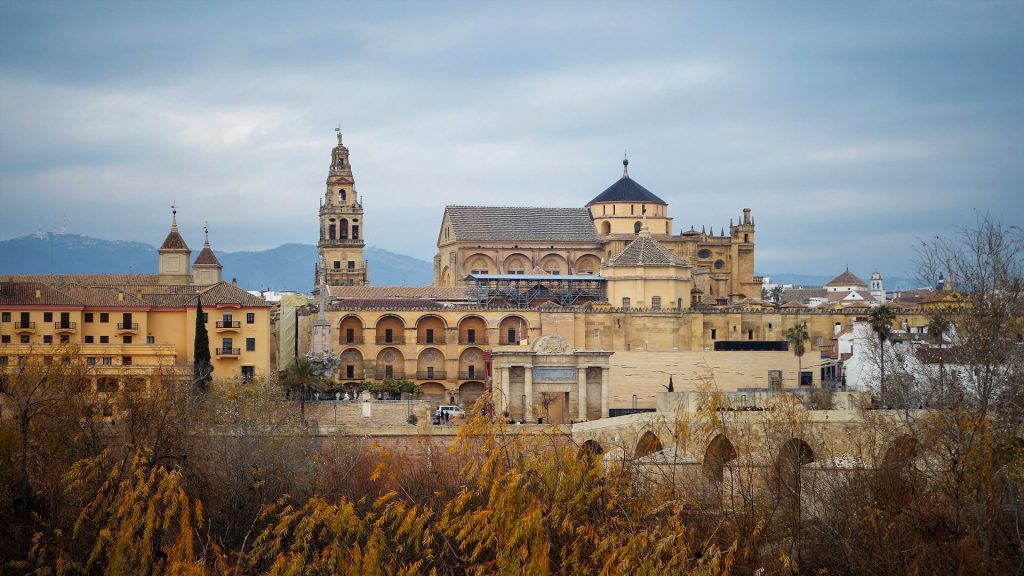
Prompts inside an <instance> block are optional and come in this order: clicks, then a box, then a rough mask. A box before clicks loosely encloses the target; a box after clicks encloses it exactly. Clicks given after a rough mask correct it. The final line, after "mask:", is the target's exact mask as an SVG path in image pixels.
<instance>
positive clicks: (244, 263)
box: [0, 233, 434, 293]
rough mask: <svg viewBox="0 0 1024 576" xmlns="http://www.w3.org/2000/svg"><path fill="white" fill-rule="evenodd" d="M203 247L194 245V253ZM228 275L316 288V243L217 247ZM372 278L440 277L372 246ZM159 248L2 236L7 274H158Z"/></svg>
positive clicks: (407, 281) (397, 282)
mask: <svg viewBox="0 0 1024 576" xmlns="http://www.w3.org/2000/svg"><path fill="white" fill-rule="evenodd" d="M200 248H201V246H198V247H197V246H193V247H192V249H193V254H192V257H193V258H195V256H196V255H197V254H198V253H199V249H200ZM215 253H216V254H217V258H218V259H219V260H220V263H221V265H223V266H224V270H223V274H222V277H223V279H224V280H227V281H231V279H232V278H235V279H237V280H238V285H239V286H240V287H241V288H244V289H246V290H260V289H269V290H291V291H296V292H306V293H308V292H310V290H312V287H313V272H314V266H315V265H316V260H317V255H316V246H314V245H312V244H284V245H281V246H278V247H277V248H271V249H269V250H261V251H258V252H217V251H215ZM364 254H365V257H366V260H367V261H368V262H369V265H370V283H371V284H373V285H375V286H403V285H407V286H422V285H425V284H430V283H431V282H433V279H434V271H433V265H432V264H431V263H430V262H426V261H423V260H419V259H416V258H412V257H410V256H405V255H403V254H396V253H394V252H388V251H387V250H381V249H379V248H374V247H372V246H370V247H367V248H366V250H365V252H364ZM158 265H159V262H158V259H157V249H156V247H154V246H150V245H149V244H143V243H141V242H127V241H123V240H101V239H99V238H90V237H88V236H79V235H77V234H52V233H48V234H32V235H29V236H21V237H19V238H12V239H10V240H2V241H0V275H2V274H126V273H133V274H155V273H156V272H157V269H158Z"/></svg>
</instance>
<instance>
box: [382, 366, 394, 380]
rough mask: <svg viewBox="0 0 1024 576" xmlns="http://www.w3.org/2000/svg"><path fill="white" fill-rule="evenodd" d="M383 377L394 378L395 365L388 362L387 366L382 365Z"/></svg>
mask: <svg viewBox="0 0 1024 576" xmlns="http://www.w3.org/2000/svg"><path fill="white" fill-rule="evenodd" d="M384 377H385V378H388V379H391V378H394V377H395V367H394V366H392V365H391V364H388V365H387V366H385V367H384Z"/></svg>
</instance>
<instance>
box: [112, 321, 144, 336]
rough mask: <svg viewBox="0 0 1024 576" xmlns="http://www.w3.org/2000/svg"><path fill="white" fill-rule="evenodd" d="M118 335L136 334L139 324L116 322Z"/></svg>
mask: <svg viewBox="0 0 1024 576" xmlns="http://www.w3.org/2000/svg"><path fill="white" fill-rule="evenodd" d="M117 333H118V334H138V333H139V323H138V322H118V323H117Z"/></svg>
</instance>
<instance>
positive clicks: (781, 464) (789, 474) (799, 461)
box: [774, 438, 814, 498]
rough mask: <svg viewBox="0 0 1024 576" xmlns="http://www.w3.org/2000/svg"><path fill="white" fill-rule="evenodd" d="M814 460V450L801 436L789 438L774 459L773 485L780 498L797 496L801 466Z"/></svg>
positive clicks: (798, 493)
mask: <svg viewBox="0 0 1024 576" xmlns="http://www.w3.org/2000/svg"><path fill="white" fill-rule="evenodd" d="M811 462H814V450H812V449H811V447H810V445H809V444H807V442H804V441H803V439H801V438H790V439H789V440H787V441H786V443H785V444H783V445H782V447H781V448H780V449H779V455H778V457H777V458H776V459H775V478H774V480H775V482H774V483H775V487H776V489H777V490H778V492H779V496H780V497H781V498H799V496H800V484H801V481H802V478H801V476H802V472H803V466H804V465H805V464H810V463H811Z"/></svg>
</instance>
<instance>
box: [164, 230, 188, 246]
mask: <svg viewBox="0 0 1024 576" xmlns="http://www.w3.org/2000/svg"><path fill="white" fill-rule="evenodd" d="M160 249H161V250H188V244H185V239H184V238H182V237H181V234H178V227H177V226H172V227H171V231H170V232H168V233H167V238H164V243H163V244H161V245H160Z"/></svg>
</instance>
